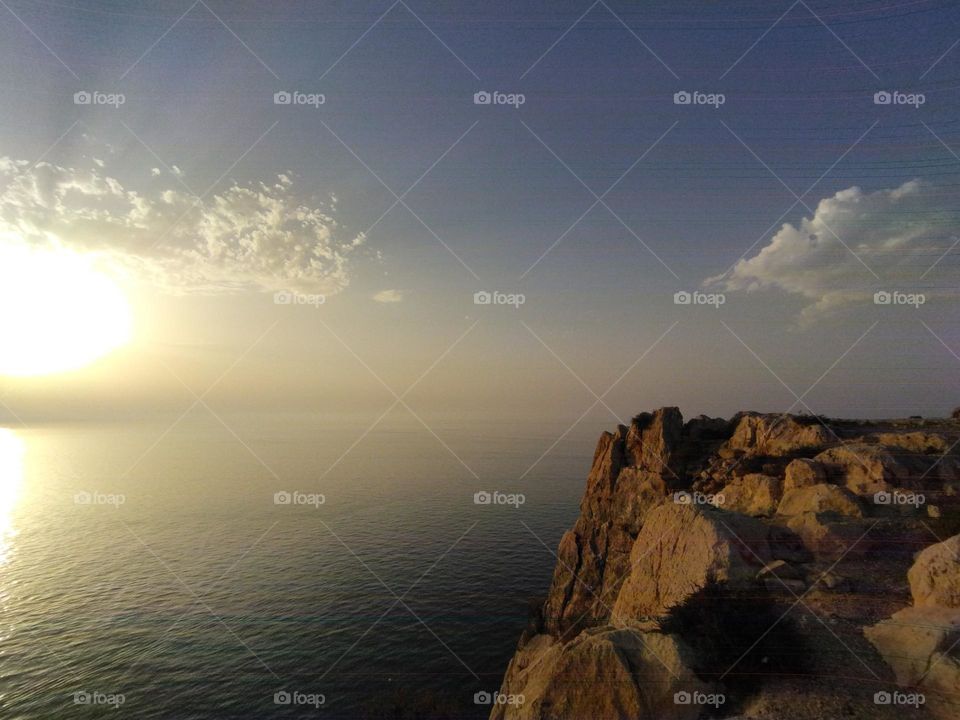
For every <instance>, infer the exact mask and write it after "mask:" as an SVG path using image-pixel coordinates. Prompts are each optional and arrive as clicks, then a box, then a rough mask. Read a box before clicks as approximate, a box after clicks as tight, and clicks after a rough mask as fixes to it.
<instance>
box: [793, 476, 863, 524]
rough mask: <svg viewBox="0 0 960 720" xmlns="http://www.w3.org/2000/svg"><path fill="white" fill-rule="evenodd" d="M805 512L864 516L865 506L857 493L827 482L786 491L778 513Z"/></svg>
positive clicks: (796, 513) (798, 513) (797, 513)
mask: <svg viewBox="0 0 960 720" xmlns="http://www.w3.org/2000/svg"><path fill="white" fill-rule="evenodd" d="M805 512H812V513H825V512H832V513H836V514H838V515H846V516H848V517H863V508H862V507H861V506H860V501H859V500H858V499H857V496H856V495H854V494H853V493H851V492H850V491H849V490H844V489H843V488H840V487H837V486H836V485H829V484H827V483H821V484H819V485H811V486H809V487H802V488H797V489H795V490H789V491H788V492H786V493H784V495H783V499H782V500H781V501H780V505H779V506H778V507H777V514H778V515H800V514H801V513H805Z"/></svg>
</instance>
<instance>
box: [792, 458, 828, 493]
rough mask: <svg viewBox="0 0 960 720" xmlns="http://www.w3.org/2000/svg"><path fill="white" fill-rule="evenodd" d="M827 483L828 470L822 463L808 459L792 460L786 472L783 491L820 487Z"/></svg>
mask: <svg viewBox="0 0 960 720" xmlns="http://www.w3.org/2000/svg"><path fill="white" fill-rule="evenodd" d="M826 481H827V470H826V468H825V467H824V466H823V465H821V464H820V463H818V462H816V461H814V460H810V459H808V458H797V459H796V460H791V461H790V464H789V465H787V467H786V470H784V477H783V491H784V492H785V493H786V492H789V491H790V490H796V489H797V488H802V487H809V486H811V485H819V484H820V483H822V482H826Z"/></svg>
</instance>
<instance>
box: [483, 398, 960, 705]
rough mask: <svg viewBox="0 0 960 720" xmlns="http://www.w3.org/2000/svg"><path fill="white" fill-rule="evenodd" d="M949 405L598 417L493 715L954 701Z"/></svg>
mask: <svg viewBox="0 0 960 720" xmlns="http://www.w3.org/2000/svg"><path fill="white" fill-rule="evenodd" d="M958 440H960V421H958V420H957V419H950V420H940V421H930V420H926V421H925V420H905V421H888V422H876V423H868V422H860V421H838V420H828V419H826V418H821V417H811V416H793V415H763V414H758V413H740V414H738V415H736V416H735V417H734V418H732V419H731V420H723V419H714V418H707V417H698V418H694V419H692V420H689V421H687V422H684V420H683V417H682V416H681V414H680V411H679V410H678V409H677V408H662V409H660V410H657V411H656V412H653V413H643V414H640V415H638V416H636V417H635V418H634V419H633V421H632V422H631V424H630V426H629V427H626V426H620V427H618V428H616V430H614V431H613V432H608V433H604V434H603V435H602V436H601V438H600V440H599V442H598V443H597V449H596V453H595V455H594V459H593V466H592V468H591V470H590V474H589V476H588V479H587V486H586V490H585V492H584V496H583V500H582V501H581V504H580V516H579V518H578V519H577V521H576V524H575V525H574V527H573V529H571V530H570V531H568V532H566V533H565V534H564V535H563V537H562V539H561V540H560V545H559V548H558V551H557V556H558V561H557V563H556V567H555V569H554V574H553V580H552V582H551V585H550V588H549V591H548V593H547V597H546V600H545V601H544V602H543V605H542V607H541V608H540V611H539V613H538V614H537V615H536V617H535V618H533V620H532V622H531V625H530V627H529V628H528V630H527V631H525V632H524V633H523V636H522V637H521V639H520V642H519V646H518V648H517V651H516V654H515V655H514V657H513V659H512V661H511V662H510V665H509V667H508V668H507V671H506V675H505V677H504V680H503V684H502V688H501V695H500V696H499V697H500V699H501V700H502V701H503V702H502V704H496V705H495V706H494V708H493V711H492V714H491V718H492V719H493V720H581V719H583V720H606V719H608V718H609V719H611V720H612V719H618V720H646V719H648V718H649V719H653V720H672V719H674V718H676V719H687V718H689V719H691V720H692V719H693V718H699V717H727V718H730V717H734V716H736V717H742V718H757V719H760V718H764V719H766V718H769V719H774V718H776V720H808V719H809V720H812V719H813V718H818V719H819V718H831V719H832V718H840V717H847V718H902V717H903V716H904V714H910V715H911V716H912V715H916V716H918V717H932V718H935V719H936V720H946V719H947V718H951V719H956V718H960V535H957V533H958V531H960V455H958V454H957V452H956V450H955V447H956V446H955V443H956V442H957V441H958Z"/></svg>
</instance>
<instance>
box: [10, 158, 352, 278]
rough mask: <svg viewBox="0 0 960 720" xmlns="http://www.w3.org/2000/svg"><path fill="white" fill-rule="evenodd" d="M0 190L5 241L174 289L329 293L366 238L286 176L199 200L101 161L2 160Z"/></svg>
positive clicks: (347, 275) (223, 191) (179, 188)
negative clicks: (298, 191) (135, 183)
mask: <svg viewBox="0 0 960 720" xmlns="http://www.w3.org/2000/svg"><path fill="white" fill-rule="evenodd" d="M150 174H151V175H153V176H155V175H156V173H154V172H151V173H150ZM179 174H182V173H179ZM0 187H3V188H4V189H3V191H2V192H0V240H2V241H3V242H8V243H11V242H13V243H16V242H20V243H26V244H29V245H33V246H48V247H49V246H53V247H64V248H68V249H72V250H76V251H80V252H89V253H96V254H97V255H98V257H100V258H101V259H103V261H104V262H108V263H111V264H112V265H114V266H115V267H116V268H118V269H120V270H122V271H124V272H126V273H128V274H133V275H135V276H137V277H138V278H140V279H143V280H147V281H150V282H152V283H154V284H156V285H157V286H159V287H161V288H162V289H164V290H166V291H169V292H172V293H194V292H203V293H222V292H235V291H239V290H244V289H253V290H264V291H272V290H281V289H290V290H299V291H304V292H318V293H324V294H328V295H332V294H335V293H337V292H338V291H340V290H342V289H343V288H344V287H346V286H347V284H349V280H350V276H349V263H350V260H351V259H352V257H353V256H354V255H355V254H356V253H357V251H358V248H359V247H360V246H361V245H362V244H363V242H364V237H363V236H362V235H360V236H353V237H349V236H345V234H344V232H343V229H342V228H341V227H340V225H339V224H338V223H337V221H336V220H335V219H334V218H333V217H332V216H331V215H330V214H329V212H328V209H326V208H325V206H324V205H323V204H320V203H312V204H307V203H305V202H303V201H301V200H300V199H298V198H297V196H296V195H295V192H294V181H293V180H292V179H291V178H290V177H289V176H288V175H279V176H278V177H277V178H276V181H275V182H273V183H272V184H266V183H257V184H255V185H250V186H241V185H238V184H233V185H230V186H229V187H227V188H225V189H224V190H222V191H220V192H217V193H214V194H212V195H209V196H207V197H206V198H205V199H204V200H203V202H198V201H197V200H196V198H195V197H194V196H193V195H191V194H190V193H189V192H187V191H186V190H185V189H182V188H181V186H179V185H178V186H176V187H174V188H167V189H157V190H150V191H148V192H141V191H138V190H135V189H133V188H131V187H127V186H125V185H124V184H123V183H121V182H120V181H119V180H117V179H116V178H114V177H112V176H110V175H109V174H108V173H107V171H106V170H105V169H104V168H102V167H100V166H99V165H94V166H92V167H90V168H87V169H83V168H74V167H61V166H59V165H55V164H51V163H47V162H43V163H38V164H36V165H31V164H29V163H27V162H26V161H21V160H14V159H11V158H9V157H0Z"/></svg>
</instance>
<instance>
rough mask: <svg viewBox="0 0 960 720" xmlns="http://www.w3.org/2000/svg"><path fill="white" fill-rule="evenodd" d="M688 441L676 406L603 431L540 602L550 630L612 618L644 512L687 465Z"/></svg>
mask: <svg viewBox="0 0 960 720" xmlns="http://www.w3.org/2000/svg"><path fill="white" fill-rule="evenodd" d="M685 441H686V437H685V435H684V426H683V418H682V416H681V415H680V412H679V410H677V409H676V408H663V409H661V410H657V411H656V412H654V413H652V414H651V413H645V414H642V415H638V416H637V417H636V418H634V420H633V423H632V424H631V426H630V427H629V428H627V427H624V426H620V427H619V428H618V429H617V432H616V433H604V434H603V435H602V436H601V438H600V441H599V442H598V443H597V449H596V452H595V453H594V459H593V467H592V469H591V471H590V475H589V477H588V479H587V489H586V491H585V493H584V496H583V500H582V502H581V503H580V517H579V518H578V519H577V522H576V524H575V525H574V528H573V530H571V531H569V532H567V533H565V534H564V536H563V538H562V539H561V541H560V546H559V549H558V552H557V555H558V557H559V559H560V561H559V562H558V563H557V564H556V566H555V568H554V575H553V581H552V583H551V586H550V591H549V592H548V594H547V599H546V602H545V603H544V607H543V618H544V627H545V629H546V630H547V632H549V633H551V634H553V635H557V636H561V635H563V636H570V635H573V634H575V633H576V632H578V631H579V630H580V629H582V628H584V627H589V626H590V625H596V624H598V623H603V622H605V621H606V620H607V619H608V618H609V614H610V608H611V607H612V606H613V603H614V601H615V600H616V596H617V592H618V591H619V589H620V585H621V583H622V582H623V580H624V578H626V576H627V575H628V574H629V569H630V568H629V564H630V550H631V548H632V547H633V543H634V540H635V539H636V537H637V534H638V533H639V532H640V527H641V525H642V524H643V521H644V518H645V517H646V514H647V513H648V512H649V511H650V510H651V509H652V508H654V507H656V506H657V505H659V504H660V503H662V502H664V500H665V498H666V497H667V494H668V490H669V488H670V487H673V486H674V485H675V484H676V473H677V471H678V470H680V471H682V466H683V459H682V455H683V452H684V449H683V445H684V443H685Z"/></svg>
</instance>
